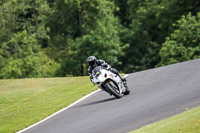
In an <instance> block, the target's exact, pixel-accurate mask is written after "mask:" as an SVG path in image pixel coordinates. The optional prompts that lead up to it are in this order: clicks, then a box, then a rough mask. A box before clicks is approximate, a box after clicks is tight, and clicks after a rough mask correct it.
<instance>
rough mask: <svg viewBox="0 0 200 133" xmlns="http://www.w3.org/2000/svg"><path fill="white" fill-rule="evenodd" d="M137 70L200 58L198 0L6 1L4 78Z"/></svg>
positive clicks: (0, 35)
mask: <svg viewBox="0 0 200 133" xmlns="http://www.w3.org/2000/svg"><path fill="white" fill-rule="evenodd" d="M90 55H94V56H96V57H97V58H100V59H103V60H105V61H106V62H108V63H109V64H111V65H112V67H114V68H116V69H118V70H119V71H120V72H123V73H132V72H136V71H141V70H146V69H150V68H155V67H160V66H164V65H169V64H173V63H177V62H182V61H186V60H191V59H196V58H200V1H199V0H0V79H2V78H31V77H55V76H56V77H58V76H59V77H62V76H80V75H87V67H88V65H87V57H88V56H90Z"/></svg>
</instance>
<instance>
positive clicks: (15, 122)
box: [0, 77, 96, 133]
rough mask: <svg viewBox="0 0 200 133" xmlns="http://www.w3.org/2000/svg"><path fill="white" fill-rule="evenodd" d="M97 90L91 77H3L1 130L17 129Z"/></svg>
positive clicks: (0, 97) (0, 106)
mask: <svg viewBox="0 0 200 133" xmlns="http://www.w3.org/2000/svg"><path fill="white" fill-rule="evenodd" d="M95 89H96V87H95V86H93V84H91V82H90V80H89V78H88V77H76V78H74V77H70V78H45V79H15V80H14V79H12V80H0V132H1V133H8V132H16V131H19V130H21V129H23V128H25V127H28V126H29V125H31V124H34V123H36V122H38V121H40V120H42V119H43V118H45V117H47V116H49V115H51V114H52V113H54V112H56V111H58V110H60V109H62V108H64V107H66V106H68V105H69V104H71V103H73V102H74V101H76V100H78V99H79V98H81V97H83V96H84V95H86V94H88V93H90V92H92V91H94V90H95Z"/></svg>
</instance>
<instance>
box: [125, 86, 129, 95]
mask: <svg viewBox="0 0 200 133" xmlns="http://www.w3.org/2000/svg"><path fill="white" fill-rule="evenodd" d="M129 93H130V90H129V88H128V86H126V91H125V92H124V95H128V94H129Z"/></svg>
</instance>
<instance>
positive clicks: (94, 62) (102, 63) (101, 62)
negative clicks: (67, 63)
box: [87, 56, 126, 81]
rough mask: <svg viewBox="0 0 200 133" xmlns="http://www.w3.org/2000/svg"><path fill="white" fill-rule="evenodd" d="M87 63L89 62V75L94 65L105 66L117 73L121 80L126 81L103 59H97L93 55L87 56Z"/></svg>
mask: <svg viewBox="0 0 200 133" xmlns="http://www.w3.org/2000/svg"><path fill="white" fill-rule="evenodd" d="M87 61H88V64H89V68H88V73H89V74H90V75H91V73H92V70H93V69H94V68H95V67H96V66H102V67H103V68H106V69H107V70H109V71H111V72H113V73H115V74H117V75H118V76H119V77H120V78H121V80H122V81H126V79H124V78H122V77H121V76H120V75H119V72H118V71H117V70H116V69H114V68H111V66H110V65H109V64H107V63H106V62H105V61H104V60H101V59H100V60H97V59H96V57H95V56H89V57H88V59H87Z"/></svg>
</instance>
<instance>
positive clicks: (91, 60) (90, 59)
mask: <svg viewBox="0 0 200 133" xmlns="http://www.w3.org/2000/svg"><path fill="white" fill-rule="evenodd" d="M87 61H88V64H89V66H94V64H96V61H97V59H96V57H95V56H89V57H88V59H87Z"/></svg>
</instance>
